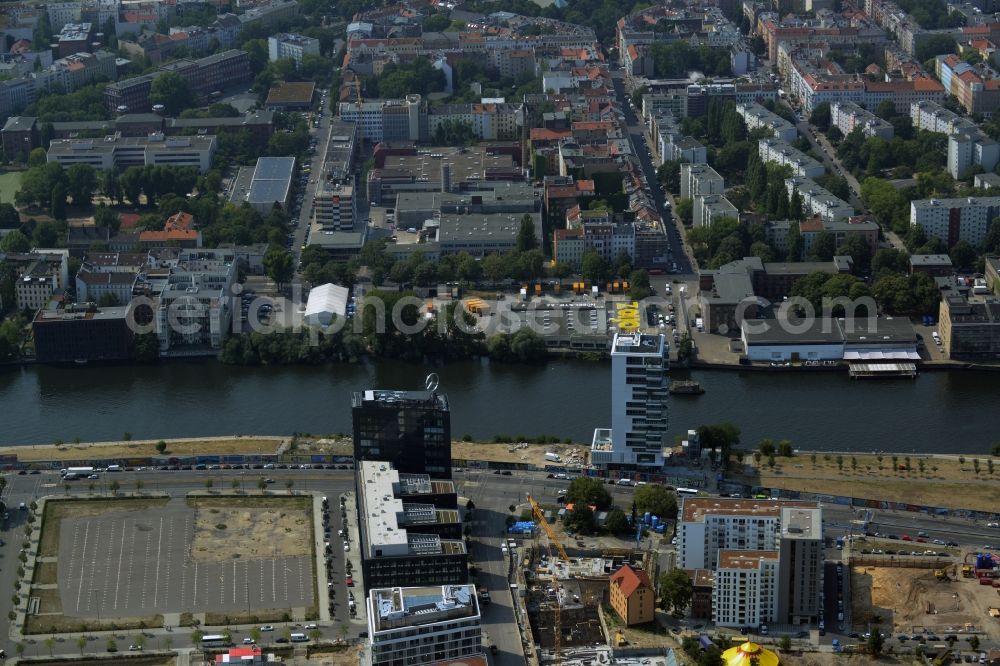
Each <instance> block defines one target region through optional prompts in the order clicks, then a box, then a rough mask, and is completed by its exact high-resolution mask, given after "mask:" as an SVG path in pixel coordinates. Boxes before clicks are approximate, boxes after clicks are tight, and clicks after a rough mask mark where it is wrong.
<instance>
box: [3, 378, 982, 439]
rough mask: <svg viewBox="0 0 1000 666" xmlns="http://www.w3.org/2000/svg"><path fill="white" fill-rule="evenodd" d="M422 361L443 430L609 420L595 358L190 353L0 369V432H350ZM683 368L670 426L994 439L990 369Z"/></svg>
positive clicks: (410, 384) (549, 429) (605, 385)
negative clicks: (365, 400)
mask: <svg viewBox="0 0 1000 666" xmlns="http://www.w3.org/2000/svg"><path fill="white" fill-rule="evenodd" d="M429 371H434V372H437V373H438V374H439V376H440V380H441V384H440V385H441V390H442V391H444V392H446V393H447V395H448V397H449V399H450V401H451V407H452V434H453V435H454V436H455V437H456V438H457V437H460V436H461V435H463V434H465V433H468V434H471V435H473V436H474V437H483V438H486V437H492V436H493V435H495V434H497V433H506V434H510V435H512V436H513V435H517V434H525V435H538V434H542V433H545V434H552V435H558V436H560V437H572V438H573V439H574V440H576V441H589V440H590V435H591V433H592V431H593V429H594V428H595V427H598V426H608V425H610V413H611V411H610V396H611V387H610V381H609V373H610V364H608V363H588V362H583V361H553V362H550V363H548V364H547V365H544V366H537V367H535V366H524V365H500V364H496V363H489V362H488V361H485V360H483V361H472V362H465V363H452V364H448V365H443V366H440V367H434V368H428V367H425V366H420V365H410V364H405V363H397V362H380V363H378V364H375V363H365V364H360V365H347V364H344V365H335V366H325V367H319V368H313V367H300V366H294V367H256V368H245V367H234V366H224V365H221V364H219V363H216V362H206V361H190V362H170V363H164V364H161V365H156V366H120V367H119V366H114V367H100V366H88V367H82V368H78V367H49V366H28V367H22V368H8V369H3V370H0V443H6V444H28V443H32V444H34V443H49V442H53V441H54V440H56V439H62V440H65V441H71V440H73V438H74V437H79V438H81V439H82V440H83V441H98V440H111V439H119V438H121V436H122V434H123V433H125V432H130V433H132V434H133V436H134V437H135V438H137V439H147V438H161V437H162V438H169V437H186V436H199V435H228V434H273V435H283V434H289V433H291V432H296V431H298V432H310V433H332V432H350V430H351V419H350V397H351V392H352V391H357V390H362V389H365V388H373V387H377V388H401V389H417V388H422V386H423V379H424V376H425V375H426V374H427V372H429ZM675 376H679V375H677V373H675ZM684 376H686V375H684ZM691 377H692V378H694V379H696V380H698V381H699V382H701V383H702V385H703V386H704V387H705V390H706V393H705V394H704V395H701V396H674V397H672V398H671V399H670V430H671V435H678V434H683V433H684V432H685V431H686V430H687V429H688V428H694V427H696V426H698V425H700V424H705V423H716V422H721V421H732V422H734V423H736V424H737V425H738V426H739V427H740V428H741V429H742V432H743V441H744V443H745V444H750V445H753V444H756V442H758V441H759V440H760V439H761V438H764V437H770V438H772V439H775V440H778V439H790V440H792V442H793V443H794V445H795V446H796V447H800V448H803V449H819V450H840V451H872V450H875V449H881V450H884V451H892V452H906V453H909V452H918V453H921V452H953V451H955V452H957V451H962V452H968V453H984V452H989V451H990V449H991V446H992V444H993V443H994V442H1000V429H998V427H997V426H998V425H1000V416H998V412H997V409H996V406H995V405H996V401H997V399H998V398H1000V382H998V381H997V379H998V378H1000V375H996V374H990V373H971V372H926V373H924V374H922V375H921V376H920V377H919V378H917V379H916V380H915V381H910V380H898V381H897V380H882V381H852V380H850V379H848V377H847V373H846V372H836V373H832V372H815V373H802V372H788V373H771V372H737V371H721V370H697V371H694V372H693V373H692V374H691Z"/></svg>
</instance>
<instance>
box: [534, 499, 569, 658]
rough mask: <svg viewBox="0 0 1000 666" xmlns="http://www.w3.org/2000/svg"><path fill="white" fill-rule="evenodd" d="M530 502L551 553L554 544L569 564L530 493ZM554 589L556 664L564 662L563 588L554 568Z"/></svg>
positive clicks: (557, 539)
mask: <svg viewBox="0 0 1000 666" xmlns="http://www.w3.org/2000/svg"><path fill="white" fill-rule="evenodd" d="M528 504H530V505H531V513H532V514H533V515H534V516H535V520H537V521H538V524H539V525H541V526H542V529H543V530H545V536H547V537H548V538H549V555H550V556H551V554H552V546H553V544H554V545H555V547H556V550H558V551H559V557H560V558H562V560H563V561H564V562H566V563H567V564H569V555H567V554H566V549H565V548H563V545H562V541H560V540H559V537H558V536H556V533H555V530H553V529H552V527H551V526H550V525H549V521H547V520H545V512H544V511H542V507H541V505H540V504H539V503H538V502H536V501H535V498H534V497H532V496H531V495H528ZM552 589H554V590H555V593H556V605H555V613H554V620H555V622H554V623H553V625H554V626H553V630H554V631H553V636H554V637H553V648H554V652H555V663H556V666H559V665H560V664H562V590H560V588H559V574H558V573H557V572H556V571H555V570H553V572H552Z"/></svg>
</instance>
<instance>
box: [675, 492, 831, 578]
mask: <svg viewBox="0 0 1000 666" xmlns="http://www.w3.org/2000/svg"><path fill="white" fill-rule="evenodd" d="M785 507H790V508H795V509H815V508H818V505H817V504H816V502H799V501H792V500H748V499H730V498H714V497H713V498H702V497H685V498H684V499H683V500H682V502H681V508H680V513H679V518H678V527H677V536H678V539H677V551H678V557H677V566H679V567H680V568H682V569H715V568H717V567H718V566H719V552H720V551H721V550H733V551H742V550H751V551H777V550H778V547H779V535H780V534H781V529H780V528H781V511H782V509H783V508H785Z"/></svg>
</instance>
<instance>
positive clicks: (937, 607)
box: [851, 567, 1000, 637]
mask: <svg viewBox="0 0 1000 666" xmlns="http://www.w3.org/2000/svg"><path fill="white" fill-rule="evenodd" d="M851 588H852V591H853V594H852V599H851V604H852V611H853V613H852V617H853V618H854V621H855V623H860V622H864V621H865V618H866V617H868V615H869V614H873V615H877V616H879V617H881V618H883V626H885V627H892V631H893V632H902V633H925V632H926V633H930V632H933V633H938V634H941V633H944V634H950V633H957V632H960V631H962V630H963V629H964V628H966V627H967V625H972V626H973V627H974V628H975V629H976V630H977V631H985V632H986V633H987V635H989V636H990V637H997V636H1000V627H997V622H996V620H994V619H993V618H991V617H990V616H989V607H990V606H991V605H992V606H997V605H1000V596H998V595H997V592H996V590H994V589H993V588H992V587H990V586H984V585H979V583H978V581H976V580H975V579H969V578H960V579H958V580H951V581H939V580H937V579H936V578H935V577H934V571H933V570H932V569H904V568H890V567H855V568H854V569H853V570H852V572H851Z"/></svg>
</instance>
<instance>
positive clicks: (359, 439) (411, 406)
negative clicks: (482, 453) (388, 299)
mask: <svg viewBox="0 0 1000 666" xmlns="http://www.w3.org/2000/svg"><path fill="white" fill-rule="evenodd" d="M359 314H360V313H359ZM352 413H353V422H354V459H355V460H357V461H359V462H360V461H362V460H381V461H387V462H388V463H390V464H391V465H392V466H393V468H394V469H396V470H398V471H400V472H403V473H407V474H430V475H432V476H433V477H435V478H443V479H450V478H451V414H450V412H449V409H448V398H447V397H446V396H445V395H444V394H441V393H438V392H437V391H387V390H381V389H372V390H367V391H358V392H356V393H355V394H354V396H353V401H352Z"/></svg>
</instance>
